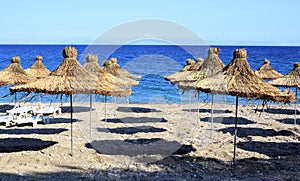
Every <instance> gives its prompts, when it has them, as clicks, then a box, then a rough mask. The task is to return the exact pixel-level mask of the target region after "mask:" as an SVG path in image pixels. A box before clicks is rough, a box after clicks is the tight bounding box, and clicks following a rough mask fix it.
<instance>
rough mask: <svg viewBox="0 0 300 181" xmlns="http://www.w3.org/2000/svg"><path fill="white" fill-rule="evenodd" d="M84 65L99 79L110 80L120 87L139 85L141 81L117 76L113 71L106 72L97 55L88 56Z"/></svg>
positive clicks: (109, 81)
mask: <svg viewBox="0 0 300 181" xmlns="http://www.w3.org/2000/svg"><path fill="white" fill-rule="evenodd" d="M83 67H84V68H85V69H86V70H87V71H88V72H90V73H92V74H94V75H96V76H97V77H98V78H99V81H100V82H102V81H104V82H108V83H110V84H112V85H116V86H119V87H129V86H135V85H138V84H139V82H138V81H136V80H132V79H129V78H127V77H116V76H114V75H112V74H111V73H108V72H104V71H103V69H102V68H101V67H100V66H99V64H98V57H97V55H88V56H87V57H86V63H85V64H84V65H83Z"/></svg>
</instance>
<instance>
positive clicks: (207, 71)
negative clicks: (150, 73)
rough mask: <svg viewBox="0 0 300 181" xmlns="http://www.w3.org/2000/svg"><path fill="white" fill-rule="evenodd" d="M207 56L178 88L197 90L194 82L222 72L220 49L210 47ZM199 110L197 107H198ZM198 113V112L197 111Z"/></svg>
mask: <svg viewBox="0 0 300 181" xmlns="http://www.w3.org/2000/svg"><path fill="white" fill-rule="evenodd" d="M207 53H208V55H207V57H206V60H205V61H204V62H203V64H202V66H201V67H200V69H199V70H198V71H193V72H191V73H190V75H188V76H186V77H185V78H184V79H183V80H181V81H180V82H179V83H178V88H179V89H182V90H197V87H196V86H195V84H194V82H195V81H201V80H203V79H205V78H207V77H210V76H212V75H215V74H216V73H218V72H220V71H222V70H223V68H224V67H225V65H224V63H223V62H222V60H221V59H220V58H219V53H220V48H217V47H211V48H209V49H208V52H207ZM199 97H200V96H199V91H198V101H199ZM213 105H214V94H211V138H212V134H213V133H212V127H213V122H214V119H213V118H214V116H213V115H214V110H213ZM198 109H199V107H198ZM198 112H199V110H198Z"/></svg>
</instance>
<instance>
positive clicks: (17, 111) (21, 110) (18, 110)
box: [6, 106, 32, 115]
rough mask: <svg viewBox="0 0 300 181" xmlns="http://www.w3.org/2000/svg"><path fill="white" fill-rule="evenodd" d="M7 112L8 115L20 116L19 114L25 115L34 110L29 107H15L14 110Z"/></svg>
mask: <svg viewBox="0 0 300 181" xmlns="http://www.w3.org/2000/svg"><path fill="white" fill-rule="evenodd" d="M6 112H7V113H8V114H16V115H19V114H23V113H28V112H32V108H31V107H28V106H24V107H16V106H15V107H14V108H13V109H11V110H6Z"/></svg>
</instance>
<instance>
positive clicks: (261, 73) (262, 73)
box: [255, 59, 283, 80]
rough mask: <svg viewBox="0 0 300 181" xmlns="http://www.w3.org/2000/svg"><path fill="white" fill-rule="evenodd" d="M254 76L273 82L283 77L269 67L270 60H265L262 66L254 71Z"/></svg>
mask: <svg viewBox="0 0 300 181" xmlns="http://www.w3.org/2000/svg"><path fill="white" fill-rule="evenodd" d="M255 74H256V75H257V76H258V77H260V78H262V79H265V80H274V79H278V78H280V77H282V76H283V75H282V74H280V73H278V72H277V71H276V70H274V69H273V68H272V67H271V66H270V60H267V59H265V60H264V64H262V66H261V67H259V68H258V69H257V70H256V71H255Z"/></svg>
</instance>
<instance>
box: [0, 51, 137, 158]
mask: <svg viewBox="0 0 300 181" xmlns="http://www.w3.org/2000/svg"><path fill="white" fill-rule="evenodd" d="M62 55H63V57H64V60H63V62H62V63H61V64H60V65H59V66H58V67H57V68H56V69H55V70H54V71H52V72H50V71H49V70H48V69H47V68H46V67H45V65H44V64H43V62H42V57H41V56H38V57H37V58H36V61H35V63H34V64H33V65H32V66H31V67H30V68H28V69H27V70H24V69H23V68H22V66H21V65H20V57H12V59H11V60H12V63H11V64H10V65H9V66H8V67H6V68H4V69H3V70H2V71H0V85H9V84H12V85H16V84H21V85H17V86H13V87H10V91H11V93H12V94H15V93H16V92H36V93H46V94H65V95H69V96H70V107H71V114H70V118H71V121H70V122H71V155H73V104H72V102H73V101H72V95H73V94H90V97H91V96H92V94H102V95H105V100H106V96H119V97H123V96H130V95H131V92H132V91H131V88H130V87H131V86H135V85H137V84H138V83H139V82H138V81H137V80H133V79H140V78H141V77H140V76H137V75H133V74H130V73H129V72H128V71H126V70H124V69H122V68H121V67H120V66H119V65H118V64H117V59H115V58H111V59H110V60H106V61H104V64H103V66H102V67H100V66H99V64H98V57H97V56H96V55H88V56H87V57H86V61H87V63H86V64H85V65H83V66H82V65H81V64H80V63H79V62H78V60H76V57H77V50H76V49H75V48H74V47H73V46H67V47H65V48H64V49H63V51H62ZM90 124H91V123H90Z"/></svg>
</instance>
